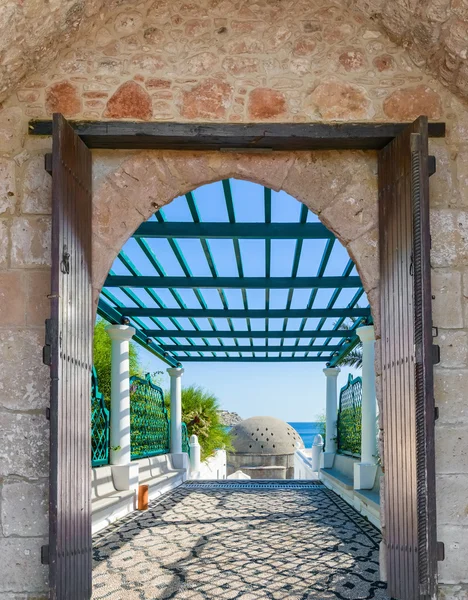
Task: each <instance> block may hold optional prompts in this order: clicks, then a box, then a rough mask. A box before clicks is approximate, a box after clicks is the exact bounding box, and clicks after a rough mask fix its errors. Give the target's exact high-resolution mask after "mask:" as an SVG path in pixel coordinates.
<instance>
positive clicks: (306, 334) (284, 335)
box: [143, 329, 356, 352]
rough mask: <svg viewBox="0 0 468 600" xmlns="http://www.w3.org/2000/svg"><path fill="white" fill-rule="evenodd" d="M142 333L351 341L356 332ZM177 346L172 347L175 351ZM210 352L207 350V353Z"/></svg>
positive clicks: (148, 332) (149, 334)
mask: <svg viewBox="0 0 468 600" xmlns="http://www.w3.org/2000/svg"><path fill="white" fill-rule="evenodd" d="M143 333H144V334H145V335H146V337H155V336H157V337H171V338H172V337H177V338H187V337H190V338H220V337H222V338H225V339H226V338H227V339H233V338H238V339H241V338H242V339H246V338H262V339H264V338H289V339H295V338H311V339H315V338H329V337H332V338H346V339H348V338H349V339H352V338H353V337H354V336H355V335H356V332H355V331H353V330H347V329H336V330H329V329H326V330H325V329H323V330H322V331H229V330H222V331H220V330H219V329H218V331H185V332H183V331H175V330H166V329H165V330H161V329H145V330H144V331H143ZM177 348H178V346H174V350H176V349H177ZM209 351H210V350H209V349H208V352H209Z"/></svg>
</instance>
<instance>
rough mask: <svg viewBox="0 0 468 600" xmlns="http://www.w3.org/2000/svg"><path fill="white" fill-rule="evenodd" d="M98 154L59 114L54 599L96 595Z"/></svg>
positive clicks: (51, 325) (53, 322)
mask: <svg viewBox="0 0 468 600" xmlns="http://www.w3.org/2000/svg"><path fill="white" fill-rule="evenodd" d="M91 206H92V198H91V153H90V151H89V150H88V148H87V147H86V146H85V144H84V143H83V142H82V141H81V140H80V138H79V137H78V136H77V135H76V134H75V133H74V131H73V129H72V128H71V127H70V125H69V124H68V123H67V121H66V120H65V119H64V118H63V117H62V115H60V114H55V115H54V117H53V152H52V285H51V318H50V319H49V321H48V324H47V341H46V344H47V345H48V346H46V350H47V351H46V353H45V356H46V357H48V362H49V364H50V372H51V400H50V498H49V521H50V522H49V547H48V562H49V580H50V590H51V591H50V597H51V598H52V599H53V600H65V599H66V600H86V599H88V598H90V597H91V545H92V542H91V508H90V504H91V500H90V457H91V440H90V382H91V369H92V339H93V337H92V336H93V306H92V294H91V222H92V221H91Z"/></svg>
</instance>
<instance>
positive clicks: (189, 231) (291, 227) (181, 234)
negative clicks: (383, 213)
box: [133, 221, 335, 240]
mask: <svg viewBox="0 0 468 600" xmlns="http://www.w3.org/2000/svg"><path fill="white" fill-rule="evenodd" d="M133 237H135V238H166V239H167V238H176V239H183V238H195V239H210V240H215V239H218V240H221V239H230V240H239V239H251V240H273V239H276V240H292V239H294V240H296V239H299V240H328V239H334V237H335V236H334V235H333V233H332V232H331V231H330V230H328V229H327V228H326V227H325V225H322V224H321V223H236V222H232V223H201V222H199V223H177V222H171V221H164V222H162V221H147V222H146V223H142V224H141V225H140V226H139V227H138V229H137V230H136V231H135V233H134V234H133Z"/></svg>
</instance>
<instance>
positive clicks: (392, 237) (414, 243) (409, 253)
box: [379, 117, 437, 600]
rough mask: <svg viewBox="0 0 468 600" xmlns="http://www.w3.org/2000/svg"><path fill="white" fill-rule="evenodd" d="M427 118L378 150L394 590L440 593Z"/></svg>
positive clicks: (400, 595) (420, 595)
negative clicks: (438, 588) (438, 584)
mask: <svg viewBox="0 0 468 600" xmlns="http://www.w3.org/2000/svg"><path fill="white" fill-rule="evenodd" d="M427 132H428V124H427V118H425V117H420V118H419V119H418V120H417V121H415V122H414V123H413V124H411V125H409V126H408V127H407V128H406V130H405V131H404V132H403V133H401V134H400V135H398V136H397V137H396V138H395V139H394V140H393V141H392V142H391V143H389V144H388V145H387V146H386V147H385V148H383V149H382V150H381V151H380V152H379V229H380V234H379V235H380V241H379V243H380V286H381V287H380V290H381V335H382V340H381V346H382V348H381V350H382V400H383V423H384V468H385V521H386V533H385V542H386V552H387V575H388V587H389V595H390V596H392V597H393V598H396V599H398V600H415V599H424V600H426V599H427V600H429V599H432V598H435V597H436V594H437V539H436V505H435V453H434V418H435V414H434V413H435V409H434V395H433V374H432V368H433V367H432V315H431V278H430V231H429V174H428V141H427Z"/></svg>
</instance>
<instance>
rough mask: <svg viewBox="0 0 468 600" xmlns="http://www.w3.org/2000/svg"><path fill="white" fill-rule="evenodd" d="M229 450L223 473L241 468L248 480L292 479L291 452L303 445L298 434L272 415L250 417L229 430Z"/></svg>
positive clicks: (292, 453)
mask: <svg viewBox="0 0 468 600" xmlns="http://www.w3.org/2000/svg"><path fill="white" fill-rule="evenodd" d="M231 440H232V446H233V450H231V451H229V452H228V454H227V474H228V476H229V475H231V474H232V473H234V472H235V471H238V470H241V471H243V472H244V473H245V474H246V475H250V477H251V478H252V479H293V478H294V452H295V451H296V449H297V448H304V442H303V441H302V439H301V437H300V435H299V434H298V433H297V431H296V430H295V429H293V428H292V427H291V426H290V425H288V424H287V423H285V422H284V421H281V419H275V418H274V417H251V418H250V419H246V420H245V421H242V422H241V423H239V424H238V425H235V426H234V427H233V428H232V429H231Z"/></svg>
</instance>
